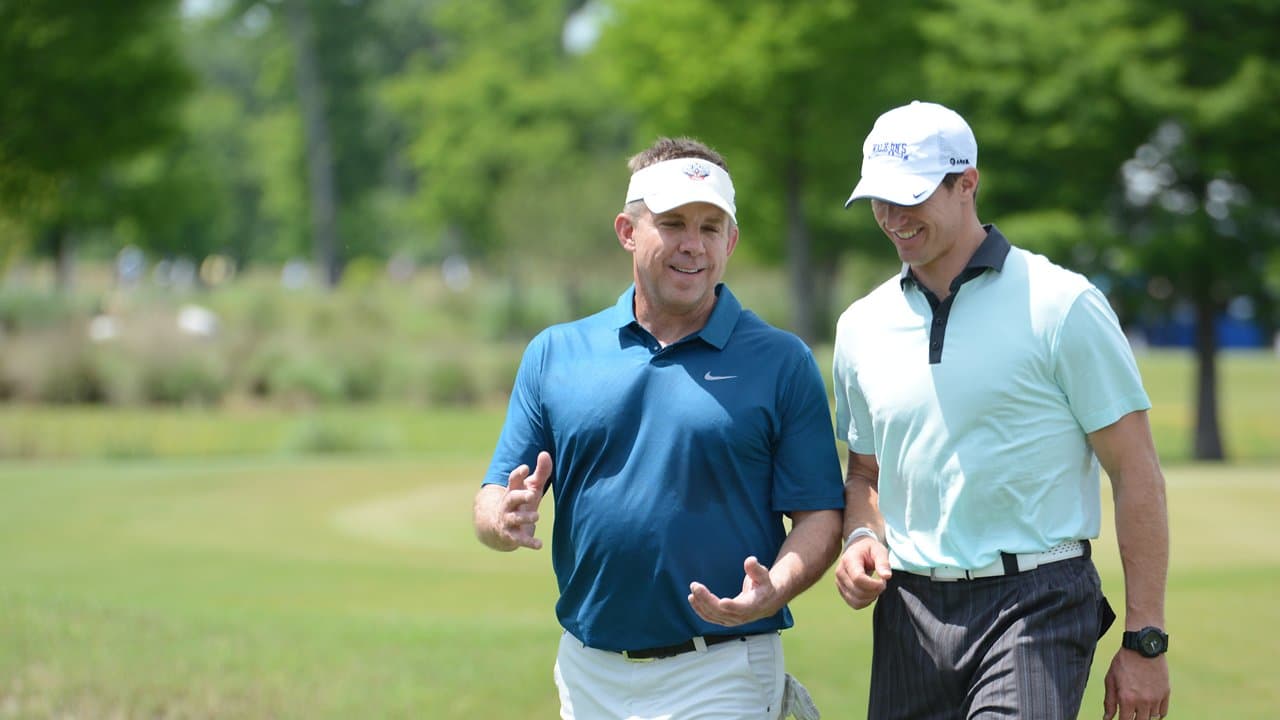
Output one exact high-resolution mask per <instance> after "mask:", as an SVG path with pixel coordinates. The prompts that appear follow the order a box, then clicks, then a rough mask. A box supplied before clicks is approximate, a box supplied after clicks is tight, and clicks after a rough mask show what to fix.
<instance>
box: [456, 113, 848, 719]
mask: <svg viewBox="0 0 1280 720" xmlns="http://www.w3.org/2000/svg"><path fill="white" fill-rule="evenodd" d="M630 169H631V171H632V175H631V182H630V185H629V187H628V190H627V195H626V201H625V205H624V206H623V210H622V212H620V213H619V214H618V215H617V217H616V218H615V219H614V231H615V233H616V235H617V237H618V242H619V243H620V244H621V245H622V247H623V249H624V250H625V251H626V252H627V253H629V254H630V255H631V258H632V271H633V277H634V281H635V282H634V284H633V285H632V286H631V287H630V288H628V289H627V290H626V291H625V292H623V293H622V295H621V296H620V297H619V298H618V302H617V303H615V304H614V305H613V306H612V307H609V308H606V309H604V310H602V311H601V312H599V313H596V314H595V315H592V316H590V317H587V318H583V319H581V320H577V321H574V322H570V323H565V324H562V325H556V326H554V327H550V328H547V329H546V330H544V331H543V332H541V333H539V334H538V336H537V337H535V338H534V339H533V340H532V341H531V342H530V343H529V346H528V348H527V349H526V350H525V353H524V358H523V359H522V360H521V363H520V368H519V370H518V372H517V374H516V381H515V387H514V388H513V389H512V393H511V402H510V406H509V408H508V411H507V418H506V422H505V423H504V425H503V428H502V434H501V436H500V437H499V439H498V443H497V447H496V449H495V450H494V454H493V460H492V462H491V464H490V466H489V471H488V472H487V473H486V475H485V477H484V480H483V485H482V487H481V488H480V491H479V492H478V493H477V495H476V501H475V529H476V533H477V535H478V536H479V538H480V540H481V541H482V542H484V543H485V544H486V545H488V546H489V547H492V548H494V549H497V550H506V551H510V550H515V549H517V548H522V547H523V548H532V549H538V548H540V547H541V546H542V541H541V539H539V538H538V537H536V536H535V534H534V529H535V528H534V525H535V523H536V522H537V521H538V517H539V516H538V512H537V508H538V504H539V502H541V500H542V495H543V492H544V491H545V490H547V489H550V490H551V492H552V493H553V495H554V500H555V522H554V524H553V526H552V530H551V562H552V567H553V569H554V570H555V574H556V581H557V584H558V585H559V588H560V599H559V601H558V602H557V603H556V607H555V613H556V617H557V619H558V620H559V622H560V624H561V626H562V627H563V628H564V631H565V632H564V634H563V635H562V636H561V641H560V645H559V651H558V653H557V656H556V664H555V671H554V676H555V680H556V685H557V687H558V689H559V692H560V714H561V717H562V718H575V717H576V718H582V719H584V720H587V719H589V720H594V719H596V718H636V719H643V718H652V719H654V720H657V719H659V718H664V719H676V718H692V717H698V718H724V719H725V720H744V719H747V718H758V719H759V720H774V719H775V718H780V717H782V716H783V713H788V714H792V713H794V714H796V716H797V717H800V718H807V717H815V714H814V713H812V712H809V713H806V712H805V711H806V710H811V707H810V706H809V705H807V704H806V702H805V701H806V699H807V695H806V694H804V693H803V692H801V691H800V688H799V686H798V685H797V684H796V683H795V682H794V680H793V679H791V678H790V677H789V676H787V675H786V674H785V673H784V663H783V656H782V645H781V640H780V638H779V632H780V631H781V630H783V629H785V628H788V627H791V625H792V622H793V621H792V616H791V612H790V611H789V610H788V609H787V603H788V602H790V600H791V599H792V598H794V597H795V596H796V595H797V594H799V593H800V592H801V591H803V590H804V589H805V588H807V587H809V586H810V585H812V584H813V583H814V582H815V581H817V579H818V578H819V577H821V576H822V573H823V572H824V571H825V570H826V569H827V568H828V567H830V565H831V562H832V561H833V560H834V559H835V554H836V551H837V550H838V549H839V546H840V524H841V516H840V510H841V509H842V508H843V505H844V498H843V489H842V487H841V482H840V463H839V457H838V455H837V453H836V447H835V443H834V442H832V438H831V433H832V427H831V414H830V410H829V406H828V404H827V399H826V389H825V387H824V386H823V383H822V377H821V374H820V373H819V371H818V366H817V364H816V363H815V361H814V359H813V355H812V353H811V352H810V351H809V348H808V347H806V346H805V344H804V343H803V342H801V341H800V339H799V338H797V337H796V336H795V335H793V334H791V333H788V332H784V331H782V330H779V329H776V328H773V327H770V326H769V325H767V324H766V323H765V322H764V321H763V320H761V319H760V318H759V317H757V316H756V315H755V314H754V313H752V312H751V311H749V310H746V309H744V308H743V307H742V306H741V305H740V304H739V302H738V300H737V299H736V298H735V297H734V295H733V293H732V292H730V291H729V288H728V287H727V286H725V285H724V284H723V283H721V282H720V279H721V277H722V276H723V274H724V271H725V266H726V265H727V263H728V260H729V256H730V255H731V254H732V252H733V250H734V248H735V247H736V245H737V242H738V225H737V216H736V212H737V206H736V204H735V199H734V190H733V183H732V181H731V180H730V178H729V173H728V170H727V169H726V167H725V164H724V160H723V159H722V158H721V157H720V155H719V154H718V153H716V152H715V151H713V150H711V149H710V148H708V147H706V146H705V145H703V144H702V143H699V142H696V141H693V140H689V139H687V138H679V139H667V138H663V139H660V140H659V141H657V142H656V143H654V144H653V145H652V146H651V147H650V148H648V149H647V150H645V151H643V152H641V153H640V154H639V155H637V156H636V157H634V158H632V160H631V163H630ZM590 270H591V269H590V268H583V271H584V272H590ZM531 468H532V470H531ZM786 517H789V518H790V520H791V526H790V530H789V531H788V528H787V524H786V523H785V518H786ZM512 714H513V715H517V716H522V715H523V713H521V712H519V711H518V710H517V711H513V713H512Z"/></svg>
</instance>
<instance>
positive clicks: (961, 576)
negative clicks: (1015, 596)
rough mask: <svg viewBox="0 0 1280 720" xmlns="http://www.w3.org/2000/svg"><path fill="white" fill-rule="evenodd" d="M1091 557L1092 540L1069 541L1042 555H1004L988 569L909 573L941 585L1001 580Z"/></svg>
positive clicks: (912, 571)
mask: <svg viewBox="0 0 1280 720" xmlns="http://www.w3.org/2000/svg"><path fill="white" fill-rule="evenodd" d="M1088 554H1089V541H1088V540H1068V541H1066V542H1064V543H1059V544H1057V545H1054V546H1053V547H1051V548H1049V549H1048V550H1045V551H1044V552H1038V553H1019V554H1017V555H1013V554H1011V553H1001V554H1000V559H999V560H996V561H995V562H993V563H991V564H990V565H987V566H985V567H980V568H976V569H973V570H966V569H965V568H958V567H951V566H950V565H942V566H939V567H935V568H929V569H928V570H907V572H909V573H913V574H915V575H923V576H925V577H927V578H930V579H932V580H937V581H939V582H954V581H956V580H976V579H978V578H988V577H1000V576H1002V575H1017V574H1018V573H1024V572H1027V571H1028V570H1035V569H1036V568H1038V567H1040V566H1041V565H1048V564H1049V563H1054V562H1058V561H1059V560H1067V559H1070V558H1078V557H1083V556H1086V555H1088Z"/></svg>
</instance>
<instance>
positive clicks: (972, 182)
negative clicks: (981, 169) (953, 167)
mask: <svg viewBox="0 0 1280 720" xmlns="http://www.w3.org/2000/svg"><path fill="white" fill-rule="evenodd" d="M960 186H961V187H963V188H964V189H965V192H967V193H968V194H969V196H970V197H972V196H974V195H977V194H978V168H976V167H973V166H972V165H970V166H969V167H967V168H965V169H964V172H963V173H961V174H960Z"/></svg>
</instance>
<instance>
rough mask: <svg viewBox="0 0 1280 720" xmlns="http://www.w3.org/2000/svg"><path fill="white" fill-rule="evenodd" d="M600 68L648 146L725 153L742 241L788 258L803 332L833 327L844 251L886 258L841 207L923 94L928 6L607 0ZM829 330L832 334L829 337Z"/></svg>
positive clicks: (836, 0)
mask: <svg viewBox="0 0 1280 720" xmlns="http://www.w3.org/2000/svg"><path fill="white" fill-rule="evenodd" d="M607 5H608V7H609V8H610V20H609V22H608V25H607V27H606V29H605V31H604V33H603V35H602V36H601V39H600V42H599V44H598V45H597V47H596V49H595V51H594V53H593V60H594V62H595V63H596V64H597V65H598V67H599V72H600V73H601V75H602V77H603V78H604V82H605V83H606V84H607V85H608V86H609V87H610V88H611V89H612V90H613V91H614V93H615V95H616V97H617V101H618V102H619V103H620V104H621V105H622V106H623V107H625V108H626V109H628V110H630V111H631V112H632V113H633V114H634V115H635V116H636V118H637V120H636V122H637V123H638V125H639V128H640V131H641V135H642V137H646V138H652V137H653V136H654V135H658V134H674V135H686V134H687V135H695V136H698V137H699V138H700V139H703V140H705V141H708V142H710V143H711V144H712V145H713V146H715V147H717V148H718V149H720V150H722V151H723V152H724V153H725V155H726V156H727V157H728V159H729V163H730V166H731V170H732V171H733V175H734V178H735V183H736V184H737V187H738V192H739V197H740V198H741V204H740V209H739V218H740V220H741V221H742V228H743V230H742V232H743V238H744V242H743V244H742V245H740V246H739V247H740V248H754V249H757V251H758V252H760V253H761V254H762V255H763V256H764V257H765V258H778V257H785V258H786V262H787V266H788V274H789V277H790V291H791V292H790V295H791V298H792V300H793V307H792V313H793V317H792V320H791V323H790V324H791V328H792V329H793V330H795V331H796V332H797V333H799V334H800V335H801V336H803V337H805V338H806V339H809V340H814V339H817V338H818V337H819V336H822V335H827V334H829V333H830V332H831V330H832V327H833V323H832V322H830V318H828V317H826V316H825V315H824V311H825V310H826V309H828V308H829V307H830V306H831V304H830V302H828V301H829V298H828V297H827V293H828V291H829V288H830V287H831V286H832V285H833V282H834V274H835V272H836V268H837V267H838V266H839V262H838V260H839V258H840V256H841V255H842V254H843V253H845V252H848V251H849V249H850V248H855V247H857V248H869V249H870V252H871V253H874V254H881V255H883V254H884V253H886V252H887V251H888V249H889V248H888V246H887V243H885V242H883V240H882V238H881V236H880V234H879V232H878V231H877V230H875V228H874V226H873V225H872V224H871V222H870V217H869V213H857V212H846V211H844V210H843V208H842V205H843V202H844V200H845V198H847V197H848V195H849V192H850V191H851V190H852V189H853V185H854V184H855V183H856V181H857V178H858V174H859V168H860V166H861V160H862V140H863V138H864V137H865V135H866V132H867V130H869V129H870V127H871V124H872V122H873V121H874V120H875V118H876V117H877V116H878V115H879V114H880V113H881V112H883V111H885V110H887V109H889V108H890V107H893V106H895V105H900V104H902V103H904V102H907V101H909V100H911V99H912V96H913V93H914V92H915V89H916V88H918V87H919V65H918V63H917V62H916V61H915V54H916V53H918V52H919V33H918V30H917V27H916V24H915V21H914V17H915V15H916V14H917V13H918V12H919V11H920V9H921V7H922V6H920V5H916V4H901V3H899V4H892V3H881V4H878V5H877V6H876V7H875V8H874V9H873V10H874V11H873V12H870V11H865V10H864V6H865V5H864V4H861V3H856V2H854V1H853V0H824V1H823V2H810V3H792V2H786V1H785V0H763V1H761V2H753V3H740V2H729V1H727V0H686V1H685V2H680V3H643V2H639V1H638V0H613V1H612V2H609V3H607ZM820 328H821V330H820Z"/></svg>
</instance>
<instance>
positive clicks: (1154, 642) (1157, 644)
mask: <svg viewBox="0 0 1280 720" xmlns="http://www.w3.org/2000/svg"><path fill="white" fill-rule="evenodd" d="M1165 637H1166V636H1165V634H1164V633H1162V632H1160V631H1159V630H1157V629H1156V628H1144V629H1143V630H1142V632H1141V633H1139V635H1138V652H1140V653H1142V654H1143V655H1146V656H1147V657H1155V656H1157V655H1159V654H1160V653H1162V652H1164V651H1165V648H1167V647H1168V644H1167V641H1166V639H1165Z"/></svg>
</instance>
